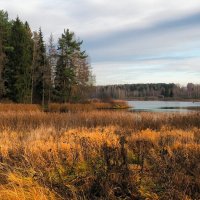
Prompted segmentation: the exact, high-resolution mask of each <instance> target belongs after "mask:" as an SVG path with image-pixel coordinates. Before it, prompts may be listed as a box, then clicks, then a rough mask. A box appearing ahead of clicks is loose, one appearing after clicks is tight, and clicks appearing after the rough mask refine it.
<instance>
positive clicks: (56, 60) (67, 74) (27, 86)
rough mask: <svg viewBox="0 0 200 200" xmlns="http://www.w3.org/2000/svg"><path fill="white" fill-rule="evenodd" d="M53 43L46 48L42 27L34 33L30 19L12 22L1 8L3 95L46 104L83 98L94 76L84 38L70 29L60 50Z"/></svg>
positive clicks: (0, 76)
mask: <svg viewBox="0 0 200 200" xmlns="http://www.w3.org/2000/svg"><path fill="white" fill-rule="evenodd" d="M51 37H52V36H51ZM52 42H53V38H51V41H50V43H51V44H49V46H48V48H49V49H48V48H46V44H45V42H44V39H43V33H42V30H41V28H40V29H39V31H38V32H34V33H32V30H31V29H30V27H29V24H28V22H25V23H23V22H22V21H21V20H20V19H19V17H17V18H16V20H12V21H9V19H8V13H7V12H4V11H0V98H7V99H9V100H11V101H14V102H18V103H40V104H42V105H43V107H44V106H45V104H47V103H49V102H50V101H51V99H52V100H53V101H58V102H67V101H69V100H70V99H79V100H81V99H82V98H83V96H84V95H83V93H86V92H87V90H86V89H85V88H89V84H88V83H89V81H90V76H92V75H91V70H90V66H89V64H88V62H87V61H86V58H87V55H86V53H85V51H81V45H82V41H78V40H76V39H75V34H74V33H73V32H70V31H69V30H68V29H67V31H64V33H63V34H62V36H61V38H60V39H59V41H58V52H57V50H56V49H55V46H56V45H54V44H53V43H52ZM47 52H48V55H47Z"/></svg>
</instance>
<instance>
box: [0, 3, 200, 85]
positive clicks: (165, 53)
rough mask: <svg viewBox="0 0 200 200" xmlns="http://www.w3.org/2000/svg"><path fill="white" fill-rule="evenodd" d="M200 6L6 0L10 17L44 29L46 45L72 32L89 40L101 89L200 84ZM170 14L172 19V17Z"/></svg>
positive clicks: (85, 42) (87, 45) (1, 6)
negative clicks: (110, 86) (152, 84)
mask: <svg viewBox="0 0 200 200" xmlns="http://www.w3.org/2000/svg"><path fill="white" fill-rule="evenodd" d="M199 8H200V2H197V1H195V0H191V1H190V2H188V1H186V0H175V1H168V2H165V1H164V0H162V1H160V0H149V1H148V2H147V1H145V0H142V1H141V0H136V1H134V2H132V1H131V0H124V1H119V2H117V3H116V2H115V1H114V0H111V1H109V2H106V1H104V0H93V1H92V0H86V1H84V2H83V1H80V0H77V1H76V2H75V1H70V0H69V1H64V0H57V1H52V0H51V1H47V0H43V1H41V0H34V1H33V0H31V1H25V0H10V1H9V2H8V1H7V0H1V2H0V9H3V10H5V11H8V14H9V18H11V19H14V18H16V17H17V16H19V17H20V19H22V20H23V21H25V20H27V21H28V22H29V24H30V27H31V28H32V29H33V30H38V29H39V27H40V26H41V28H42V30H43V33H44V36H45V40H46V41H47V39H48V37H49V36H50V33H53V35H54V37H55V39H57V38H58V37H59V36H60V35H61V33H62V32H63V30H64V29H66V28H69V29H70V31H73V32H75V34H76V36H77V37H79V38H80V39H81V40H83V45H84V49H85V50H86V52H87V53H88V54H89V56H90V59H91V66H92V69H93V73H94V74H95V76H96V85H120V84H137V83H143V84H147V83H160V82H162V83H175V84H181V85H186V84H187V83H189V82H192V83H194V84H198V83H199V78H200V67H199V63H200V38H199V33H200V9H199ZM169 13H170V14H169Z"/></svg>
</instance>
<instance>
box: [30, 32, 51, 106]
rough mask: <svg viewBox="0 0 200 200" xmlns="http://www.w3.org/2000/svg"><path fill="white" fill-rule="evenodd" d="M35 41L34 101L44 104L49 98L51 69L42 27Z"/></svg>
mask: <svg viewBox="0 0 200 200" xmlns="http://www.w3.org/2000/svg"><path fill="white" fill-rule="evenodd" d="M34 43H35V45H34V46H35V48H34V59H33V60H34V64H33V77H34V81H33V85H34V87H33V102H35V103H42V104H43V105H44V104H45V103H46V102H47V101H48V99H49V87H50V82H49V79H50V78H51V75H50V73H51V71H50V67H49V64H48V60H47V55H46V47H45V43H44V40H43V34H42V31H41V28H40V29H39V33H38V34H37V33H36V34H35V39H34Z"/></svg>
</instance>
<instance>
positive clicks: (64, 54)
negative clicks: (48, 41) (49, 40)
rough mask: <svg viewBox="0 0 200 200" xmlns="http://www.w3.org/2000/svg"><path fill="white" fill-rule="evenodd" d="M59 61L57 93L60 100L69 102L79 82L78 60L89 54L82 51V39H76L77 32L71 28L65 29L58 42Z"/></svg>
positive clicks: (56, 79)
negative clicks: (70, 29) (71, 30)
mask: <svg viewBox="0 0 200 200" xmlns="http://www.w3.org/2000/svg"><path fill="white" fill-rule="evenodd" d="M58 44H59V46H58V51H59V54H58V62H57V66H56V77H55V95H56V97H57V99H59V101H60V102H69V100H70V98H71V95H72V89H73V87H74V86H75V85H77V84H78V81H77V76H78V73H77V68H78V66H79V64H77V62H76V61H77V60H78V61H79V62H81V61H82V60H84V59H85V58H86V57H87V55H86V54H85V51H81V44H82V41H81V42H79V41H77V40H76V39H75V34H74V33H73V32H70V31H69V29H67V31H66V30H64V33H63V34H62V36H61V38H60V39H59V42H58Z"/></svg>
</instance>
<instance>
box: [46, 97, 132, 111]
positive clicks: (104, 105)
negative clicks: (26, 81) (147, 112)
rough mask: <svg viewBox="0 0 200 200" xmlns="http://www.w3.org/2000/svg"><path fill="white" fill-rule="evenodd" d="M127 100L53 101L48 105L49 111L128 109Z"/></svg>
mask: <svg viewBox="0 0 200 200" xmlns="http://www.w3.org/2000/svg"><path fill="white" fill-rule="evenodd" d="M127 108H129V106H128V104H127V102H126V101H120V100H112V101H110V102H90V103H76V104H75V103H64V104H58V103H51V104H49V105H48V109H47V111H48V112H61V113H63V112H79V111H92V110H104V109H127Z"/></svg>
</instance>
